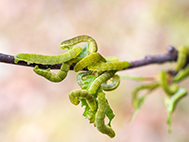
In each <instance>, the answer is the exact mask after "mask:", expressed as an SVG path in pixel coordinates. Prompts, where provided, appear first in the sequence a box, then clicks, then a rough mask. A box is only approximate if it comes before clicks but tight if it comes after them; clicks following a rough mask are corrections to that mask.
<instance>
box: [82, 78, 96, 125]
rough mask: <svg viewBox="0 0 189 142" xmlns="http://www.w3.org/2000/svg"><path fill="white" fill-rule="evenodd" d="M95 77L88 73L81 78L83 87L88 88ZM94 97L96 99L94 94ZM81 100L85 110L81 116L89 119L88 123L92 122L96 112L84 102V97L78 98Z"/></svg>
mask: <svg viewBox="0 0 189 142" xmlns="http://www.w3.org/2000/svg"><path fill="white" fill-rule="evenodd" d="M95 79H96V76H93V75H89V76H86V77H84V78H83V83H84V86H83V89H85V90H88V88H89V87H90V84H91V83H92V82H93V81H94V80H95ZM94 98H95V99H96V97H95V96H94ZM80 100H81V106H82V107H83V106H85V110H84V113H83V116H84V117H85V118H88V119H89V120H90V123H93V122H94V120H95V113H96V112H92V111H91V110H90V108H89V106H88V104H87V102H86V100H85V99H80Z"/></svg>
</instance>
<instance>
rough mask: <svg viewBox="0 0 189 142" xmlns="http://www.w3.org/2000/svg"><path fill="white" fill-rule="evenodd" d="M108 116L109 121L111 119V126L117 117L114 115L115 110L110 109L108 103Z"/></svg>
mask: <svg viewBox="0 0 189 142" xmlns="http://www.w3.org/2000/svg"><path fill="white" fill-rule="evenodd" d="M106 116H107V117H108V119H109V123H108V125H109V126H111V121H112V119H113V118H114V117H115V115H114V113H113V110H112V109H111V108H110V105H109V103H108V111H107V113H106Z"/></svg>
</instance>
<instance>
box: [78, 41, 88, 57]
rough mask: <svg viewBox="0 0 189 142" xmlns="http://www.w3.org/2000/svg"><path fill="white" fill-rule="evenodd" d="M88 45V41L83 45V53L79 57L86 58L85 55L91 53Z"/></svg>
mask: <svg viewBox="0 0 189 142" xmlns="http://www.w3.org/2000/svg"><path fill="white" fill-rule="evenodd" d="M88 46H89V44H88V43H86V44H85V45H84V46H83V48H82V51H81V53H80V54H79V56H78V57H82V58H84V57H86V56H87V55H88V54H89V53H88Z"/></svg>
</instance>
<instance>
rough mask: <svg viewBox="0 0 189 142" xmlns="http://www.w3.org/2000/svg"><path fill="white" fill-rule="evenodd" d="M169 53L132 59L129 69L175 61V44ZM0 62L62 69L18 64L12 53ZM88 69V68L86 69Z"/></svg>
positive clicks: (56, 67)
mask: <svg viewBox="0 0 189 142" xmlns="http://www.w3.org/2000/svg"><path fill="white" fill-rule="evenodd" d="M167 50H168V53H166V54H160V55H154V56H151V55H148V56H146V57H145V58H144V59H141V60H136V61H130V62H129V63H130V67H129V68H127V69H131V68H137V67H141V66H145V65H150V64H162V63H165V62H173V61H176V60H177V53H178V52H177V50H176V49H175V48H174V47H173V46H168V47H167ZM0 62H2V63H7V64H13V65H22V66H27V67H34V66H35V65H39V67H40V68H42V69H47V68H51V69H60V66H61V64H56V65H41V64H29V65H28V64H27V62H24V61H19V62H18V63H17V64H15V63H14V56H11V55H6V54H2V53H0ZM74 66H75V64H73V65H72V66H71V67H70V70H73V67H74ZM84 70H86V69H84Z"/></svg>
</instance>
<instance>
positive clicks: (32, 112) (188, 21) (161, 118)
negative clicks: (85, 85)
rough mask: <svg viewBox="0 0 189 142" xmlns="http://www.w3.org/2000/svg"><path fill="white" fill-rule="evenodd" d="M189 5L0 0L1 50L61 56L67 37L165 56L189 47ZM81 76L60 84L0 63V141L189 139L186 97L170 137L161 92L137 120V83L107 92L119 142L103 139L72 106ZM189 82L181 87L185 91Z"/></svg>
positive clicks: (116, 51) (126, 55) (140, 71)
mask: <svg viewBox="0 0 189 142" xmlns="http://www.w3.org/2000/svg"><path fill="white" fill-rule="evenodd" d="M188 17H189V2H188V1H187V0H179V1H178V0H172V1H164V0H140V1H139V0H116V1H115V0H95V1H92V0H48V1H45V0H40V1H39V0H32V1H29V0H19V1H15V0H1V1H0V52H1V53H5V54H10V55H15V54H17V53H37V54H47V55H56V54H60V53H63V52H65V51H63V50H62V49H60V48H59V45H60V43H61V42H62V41H63V40H66V39H69V38H72V37H75V36H77V35H83V34H85V35H90V36H92V37H93V38H94V39H95V40H96V41H97V44H98V47H99V52H100V53H101V54H102V55H103V56H110V55H115V56H117V57H119V59H120V60H128V61H133V60H137V59H141V58H143V57H144V56H145V55H155V54H161V53H165V52H167V51H166V47H167V46H168V45H173V46H175V47H179V46H180V45H184V44H188V43H189V36H188V35H189V18H188ZM173 65H174V63H166V64H163V65H150V66H145V67H141V68H136V69H132V70H128V71H122V72H120V73H122V74H129V75H138V76H154V75H156V74H157V73H158V72H159V71H160V70H161V69H168V68H171V67H173ZM76 75H77V74H76V73H74V72H73V71H70V72H69V74H68V76H67V78H66V79H65V80H64V81H63V82H61V83H52V82H49V81H47V80H45V79H44V78H42V77H40V76H38V75H36V74H35V73H34V72H33V71H32V68H29V67H23V66H14V65H9V64H3V63H1V64H0V142H66V141H67V142H97V141H98V142H110V141H111V142H125V141H128V142H131V141H132V142H144V141H145V142H152V141H153V142H160V141H161V142H178V141H180V142H187V141H188V140H189V135H188V132H189V119H188V116H189V111H188V107H189V105H188V101H189V100H188V97H186V98H185V99H183V100H182V101H181V102H180V103H179V105H178V107H177V109H176V111H175V112H174V114H173V132H172V134H169V133H168V132H167V125H166V111H165V106H164V103H163V92H162V91H161V90H157V91H156V92H154V93H153V94H151V95H150V96H149V97H148V98H147V100H146V102H145V104H144V105H143V106H142V109H141V110H140V111H139V113H138V114H137V116H136V118H135V119H134V121H132V122H131V123H128V120H129V117H130V115H131V112H132V110H133V108H132V104H131V91H132V89H133V88H134V87H135V86H136V85H138V84H139V83H137V82H135V81H130V80H121V84H120V86H119V88H118V89H117V90H115V91H112V92H111V93H106V94H107V98H108V100H109V103H110V105H111V107H112V109H113V111H114V113H115V115H116V116H115V118H114V120H113V121H112V127H113V129H114V130H115V132H116V137H115V138H113V139H110V138H109V137H108V136H106V135H103V134H101V133H100V132H98V130H97V129H96V128H95V127H94V126H93V124H89V121H88V120H87V119H85V118H84V117H83V116H82V113H83V108H81V107H79V106H74V105H72V104H71V103H70V101H69V98H68V94H69V92H70V91H71V90H74V89H78V88H79V86H78V85H77V83H76ZM188 83H189V81H188V80H185V81H183V82H182V83H181V85H182V86H183V87H186V88H187V87H188V85H187V84H188Z"/></svg>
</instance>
